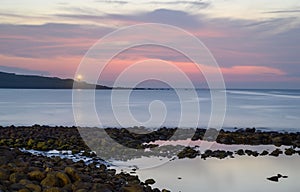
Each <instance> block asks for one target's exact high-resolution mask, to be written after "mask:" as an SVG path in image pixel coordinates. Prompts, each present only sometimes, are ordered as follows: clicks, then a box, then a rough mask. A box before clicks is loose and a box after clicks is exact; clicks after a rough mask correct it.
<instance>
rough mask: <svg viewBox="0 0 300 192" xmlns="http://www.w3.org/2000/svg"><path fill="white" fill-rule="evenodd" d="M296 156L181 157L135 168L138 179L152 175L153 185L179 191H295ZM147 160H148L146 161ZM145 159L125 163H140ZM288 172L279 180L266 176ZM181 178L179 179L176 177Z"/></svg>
mask: <svg viewBox="0 0 300 192" xmlns="http://www.w3.org/2000/svg"><path fill="white" fill-rule="evenodd" d="M299 158H300V157H299V156H298V155H295V156H292V157H287V156H280V157H270V156H265V157H248V156H243V157H236V158H233V159H231V158H227V159H222V160H219V159H213V158H210V159H207V160H203V159H200V158H196V159H183V160H175V161H170V162H168V163H165V164H163V165H161V166H157V167H151V168H148V169H138V170H137V175H138V176H139V177H140V179H141V180H146V179H149V178H153V179H154V180H155V181H156V183H155V184H154V185H153V187H157V188H160V189H163V188H165V189H169V190H171V191H181V192H199V191H212V192H218V191H220V192H241V191H243V192H253V191H257V192H263V191H264V192H265V191H272V192H282V191H289V192H298V191H300V183H299V181H298V180H299V178H300V167H299ZM149 160H150V159H148V161H149ZM143 161H144V159H140V160H132V161H129V162H127V163H128V164H139V163H141V162H143ZM278 173H280V174H283V175H287V176H288V178H287V179H281V180H279V182H278V183H276V182H272V181H269V180H267V179H266V178H267V177H271V176H274V175H277V174H278ZM179 178H181V179H179Z"/></svg>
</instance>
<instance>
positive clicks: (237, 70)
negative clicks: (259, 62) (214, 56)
mask: <svg viewBox="0 0 300 192" xmlns="http://www.w3.org/2000/svg"><path fill="white" fill-rule="evenodd" d="M222 73H223V74H224V75H280V76H282V75H285V74H286V73H285V72H284V71H281V70H279V69H276V68H271V67H265V66H233V67H230V68H222Z"/></svg>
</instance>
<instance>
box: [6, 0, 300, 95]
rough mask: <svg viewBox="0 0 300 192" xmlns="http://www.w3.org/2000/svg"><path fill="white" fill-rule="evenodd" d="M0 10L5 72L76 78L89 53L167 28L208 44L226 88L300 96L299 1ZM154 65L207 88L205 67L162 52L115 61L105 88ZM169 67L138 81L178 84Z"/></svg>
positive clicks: (114, 1) (107, 0)
mask: <svg viewBox="0 0 300 192" xmlns="http://www.w3.org/2000/svg"><path fill="white" fill-rule="evenodd" d="M0 4H1V6H0V71H7V72H14V73H21V74H37V75H44V76H57V77H61V78H74V75H75V73H76V70H77V69H78V66H79V64H80V62H81V61H82V59H83V58H84V56H85V54H86V52H87V51H88V50H89V49H90V48H91V46H93V45H94V44H95V43H96V42H97V41H98V40H99V39H101V38H103V37H104V36H105V35H108V34H109V33H111V32H113V31H115V30H118V29H120V28H122V27H126V26H130V25H135V24H143V23H162V24H168V25H172V26H176V27H179V28H181V29H183V30H185V31H187V32H189V33H191V34H193V35H195V36H196V37H197V38H198V39H199V40H200V41H201V42H203V43H204V45H205V46H206V47H207V48H208V49H209V51H210V52H211V53H212V55H213V56H214V58H215V59H216V61H217V63H218V65H219V67H220V71H221V72H222V74H223V77H224V80H225V83H226V87H227V88H270V89H276V88H278V89H281V88H291V89H299V88H300V35H299V34H300V1H299V0H287V1H282V0H251V1H249V0H243V1H241V0H202V1H201V0H186V1H185V0H182V1H181V0H179V1H173V0H160V1H156V0H139V1H136V0H72V1H64V0H52V1H41V0H1V3H0ZM133 37H134V34H133ZM133 37H131V38H129V37H128V39H123V40H119V42H117V43H120V42H122V41H130V40H131V39H132V38H133ZM172 38H174V41H176V40H178V39H176V37H175V36H172V35H170V41H172ZM153 59H158V60H161V61H168V62H171V63H172V64H174V65H175V66H179V68H180V69H181V70H183V71H184V73H186V74H187V75H188V77H190V79H191V80H192V82H193V83H194V84H195V85H196V86H197V87H202V86H205V78H203V75H202V72H203V71H201V67H200V69H199V68H197V67H195V64H194V63H192V62H191V61H190V60H188V59H187V58H185V57H184V56H183V55H182V54H180V53H178V52H176V51H174V50H168V49H166V48H162V47H158V46H143V47H139V48H133V49H131V50H126V51H124V52H123V53H122V54H120V55H117V56H116V57H115V58H113V59H112V61H111V62H110V65H108V67H107V68H106V69H105V71H104V73H103V77H102V78H101V79H100V80H99V83H100V84H104V85H108V86H111V85H113V83H114V81H115V80H116V78H117V77H118V75H119V74H120V73H121V72H122V71H123V70H125V69H126V67H128V66H130V65H132V64H134V63H137V62H141V61H147V60H153ZM164 63H165V62H161V64H153V66H155V67H153V66H152V64H151V63H150V64H149V62H148V63H147V65H145V66H144V67H142V68H140V69H139V71H138V74H132V76H135V75H141V76H142V75H145V74H147V73H157V74H159V75H162V76H163V75H168V76H172V75H173V73H174V72H173V71H172V70H166V68H164ZM82 80H88V78H86V77H84V76H83V77H82Z"/></svg>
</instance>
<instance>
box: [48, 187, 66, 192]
mask: <svg viewBox="0 0 300 192" xmlns="http://www.w3.org/2000/svg"><path fill="white" fill-rule="evenodd" d="M44 192H63V190H62V189H60V188H58V187H51V188H48V189H45V190H44Z"/></svg>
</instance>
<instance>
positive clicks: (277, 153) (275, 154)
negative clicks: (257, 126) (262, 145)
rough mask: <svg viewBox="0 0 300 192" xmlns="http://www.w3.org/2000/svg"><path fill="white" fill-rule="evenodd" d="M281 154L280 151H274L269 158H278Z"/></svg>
mask: <svg viewBox="0 0 300 192" xmlns="http://www.w3.org/2000/svg"><path fill="white" fill-rule="evenodd" d="M282 153H283V152H282V151H281V150H280V149H275V150H274V151H272V152H271V153H270V156H274V157H278V156H279V155H280V154H282Z"/></svg>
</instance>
